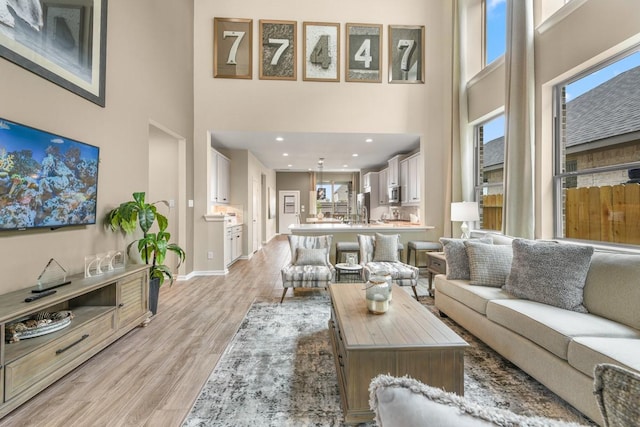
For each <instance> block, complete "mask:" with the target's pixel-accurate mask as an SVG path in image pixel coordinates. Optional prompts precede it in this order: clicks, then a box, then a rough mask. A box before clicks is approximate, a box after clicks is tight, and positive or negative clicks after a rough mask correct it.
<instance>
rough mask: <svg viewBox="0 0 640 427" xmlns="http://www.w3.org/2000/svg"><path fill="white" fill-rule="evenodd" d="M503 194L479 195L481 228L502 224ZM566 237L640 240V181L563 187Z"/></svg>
mask: <svg viewBox="0 0 640 427" xmlns="http://www.w3.org/2000/svg"><path fill="white" fill-rule="evenodd" d="M502 201H503V199H502V194H491V195H487V196H483V197H482V204H483V209H482V228H484V229H487V230H500V229H501V228H502ZM564 217H565V237H567V238H571V239H581V240H594V241H598V242H612V243H624V244H635V245H637V244H640V184H620V185H613V186H602V187H580V188H569V189H566V190H565V204H564Z"/></svg>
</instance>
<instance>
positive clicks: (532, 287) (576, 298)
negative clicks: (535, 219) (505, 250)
mask: <svg viewBox="0 0 640 427" xmlns="http://www.w3.org/2000/svg"><path fill="white" fill-rule="evenodd" d="M512 247H513V262H512V264H511V272H510V273H509V277H507V281H506V283H505V289H506V290H507V292H509V293H511V294H513V295H515V296H517V297H519V298H526V299H529V300H532V301H537V302H541V303H545V304H549V305H554V306H556V307H560V308H565V309H567V310H573V311H577V312H580V313H586V312H587V309H586V308H585V307H584V305H583V304H582V302H583V296H582V295H583V288H584V284H585V279H586V277H587V272H588V269H589V263H590V261H591V255H592V254H593V247H591V246H580V245H573V244H560V243H555V242H536V241H532V240H525V239H515V240H514V241H513V244H512Z"/></svg>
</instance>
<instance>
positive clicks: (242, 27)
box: [213, 18, 253, 79]
mask: <svg viewBox="0 0 640 427" xmlns="http://www.w3.org/2000/svg"><path fill="white" fill-rule="evenodd" d="M252 43H253V19H241V18H213V77H219V78H227V79H251V78H252V77H253V63H252V59H251V58H252Z"/></svg>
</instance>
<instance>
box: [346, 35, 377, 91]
mask: <svg viewBox="0 0 640 427" xmlns="http://www.w3.org/2000/svg"><path fill="white" fill-rule="evenodd" d="M346 32H347V43H346V45H347V55H346V61H345V62H346V65H345V69H346V71H345V80H346V81H348V82H370V83H380V82H382V73H381V71H382V70H381V62H382V54H381V43H382V25H376V24H347V31H346Z"/></svg>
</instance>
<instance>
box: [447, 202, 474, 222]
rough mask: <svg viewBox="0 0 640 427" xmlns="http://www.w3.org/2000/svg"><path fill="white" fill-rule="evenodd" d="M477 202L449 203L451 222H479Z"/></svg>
mask: <svg viewBox="0 0 640 427" xmlns="http://www.w3.org/2000/svg"><path fill="white" fill-rule="evenodd" d="M479 220H480V215H479V214H478V203H477V202H454V203H451V221H462V222H464V221H479Z"/></svg>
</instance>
